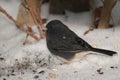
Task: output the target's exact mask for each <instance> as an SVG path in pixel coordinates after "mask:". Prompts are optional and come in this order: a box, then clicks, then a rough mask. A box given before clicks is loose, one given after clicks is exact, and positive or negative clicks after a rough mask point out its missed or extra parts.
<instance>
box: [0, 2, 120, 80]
mask: <svg viewBox="0 0 120 80" xmlns="http://www.w3.org/2000/svg"><path fill="white" fill-rule="evenodd" d="M119 3H120V2H119V1H118V3H117V5H116V6H115V8H114V10H113V18H114V22H115V24H116V25H115V27H114V28H110V29H95V30H93V31H91V32H89V33H88V34H87V35H85V36H84V35H83V33H84V32H85V31H86V30H87V29H88V27H89V25H90V19H91V17H90V12H83V13H72V12H70V11H66V15H50V14H48V4H44V5H43V6H42V13H41V14H42V17H44V18H47V19H48V22H49V21H50V20H54V19H59V20H61V21H62V22H63V23H64V24H66V25H67V26H68V27H69V28H70V29H71V30H73V31H74V32H75V33H76V34H77V35H78V36H80V37H81V38H83V39H84V40H86V41H87V42H88V43H90V44H91V45H92V46H95V47H98V48H104V49H109V50H113V51H116V52H117V53H118V54H117V55H114V56H113V57H110V56H106V55H101V54H89V55H87V56H85V57H84V58H82V59H80V60H79V61H76V62H71V63H69V64H60V63H61V62H60V61H59V60H58V59H56V58H55V57H54V56H53V55H51V53H50V52H49V50H48V49H47V46H46V40H45V39H42V40H40V41H39V42H35V41H33V40H32V38H28V40H31V41H32V44H26V45H23V42H24V40H25V37H26V34H25V33H24V32H22V31H21V30H19V29H18V28H17V27H16V26H15V24H14V23H13V22H12V21H10V20H9V19H8V18H6V17H5V16H4V15H3V14H1V13H0V80H3V79H7V80H35V76H36V75H37V76H38V78H36V79H37V80H119V79H120V64H119V63H120V54H119V52H120V46H119V44H120V39H119V34H120V32H119V30H120V26H119V16H120V15H119V10H118V9H119ZM19 4H20V1H19V0H0V5H1V6H2V7H3V8H4V9H6V10H7V12H8V13H9V14H11V15H12V16H13V17H14V18H16V16H17V11H18V6H19ZM45 25H46V24H45ZM2 58H4V59H2ZM99 69H101V72H103V73H102V74H100V73H99V72H97V70H99ZM13 70H14V71H13ZM41 71H43V73H40V72H41ZM50 73H51V74H52V76H50V75H49V74H50Z"/></svg>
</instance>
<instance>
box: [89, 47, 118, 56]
mask: <svg viewBox="0 0 120 80" xmlns="http://www.w3.org/2000/svg"><path fill="white" fill-rule="evenodd" d="M91 50H92V51H94V52H99V53H103V54H106V55H109V56H113V55H114V54H117V52H115V51H110V50H105V49H99V48H92V49H91Z"/></svg>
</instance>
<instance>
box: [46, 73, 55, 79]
mask: <svg viewBox="0 0 120 80" xmlns="http://www.w3.org/2000/svg"><path fill="white" fill-rule="evenodd" d="M48 76H49V77H50V78H56V74H53V73H49V74H48Z"/></svg>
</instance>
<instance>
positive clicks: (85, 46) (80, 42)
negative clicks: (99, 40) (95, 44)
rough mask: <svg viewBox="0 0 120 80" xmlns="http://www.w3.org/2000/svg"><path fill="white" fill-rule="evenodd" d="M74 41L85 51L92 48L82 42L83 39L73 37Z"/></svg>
mask: <svg viewBox="0 0 120 80" xmlns="http://www.w3.org/2000/svg"><path fill="white" fill-rule="evenodd" d="M75 40H76V41H77V42H78V44H79V45H81V47H83V48H85V49H90V48H92V46H91V45H90V44H88V43H87V42H86V41H84V40H83V39H81V38H80V37H78V36H76V37H75Z"/></svg>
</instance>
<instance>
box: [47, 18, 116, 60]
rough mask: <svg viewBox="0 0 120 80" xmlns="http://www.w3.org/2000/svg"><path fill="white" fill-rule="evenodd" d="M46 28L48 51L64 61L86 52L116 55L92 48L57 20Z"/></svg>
mask: <svg viewBox="0 0 120 80" xmlns="http://www.w3.org/2000/svg"><path fill="white" fill-rule="evenodd" d="M46 28H47V35H46V40H47V47H48V49H49V50H50V52H51V53H52V54H54V55H56V56H59V57H62V58H64V59H66V60H71V59H72V58H74V56H75V54H77V53H80V52H87V51H94V52H99V53H103V54H106V55H109V56H112V55H113V54H116V52H114V51H110V50H104V49H98V48H93V47H92V46H91V45H90V44H88V43H87V42H86V41H84V40H83V39H81V38H80V37H79V36H77V35H76V34H75V33H74V32H73V31H71V30H70V29H69V28H68V27H67V26H66V25H64V24H63V23H62V22H61V21H59V20H52V21H50V22H49V23H48V24H47V26H46ZM81 54H82V53H81Z"/></svg>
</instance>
